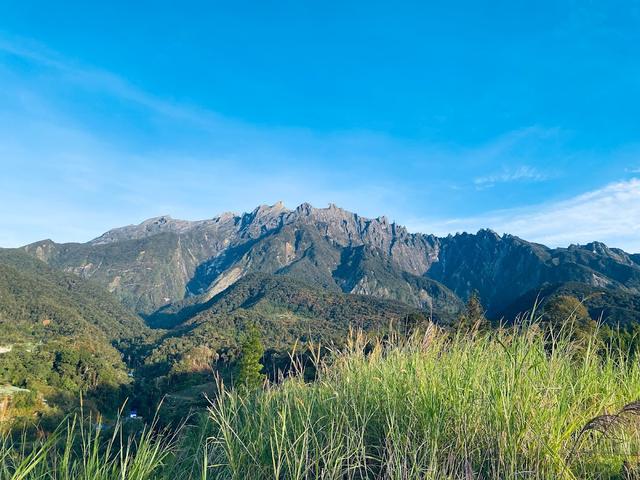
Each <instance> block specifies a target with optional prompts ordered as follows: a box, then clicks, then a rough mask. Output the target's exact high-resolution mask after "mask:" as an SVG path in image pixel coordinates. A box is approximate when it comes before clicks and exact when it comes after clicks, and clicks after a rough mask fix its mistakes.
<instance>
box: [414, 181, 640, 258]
mask: <svg viewBox="0 0 640 480" xmlns="http://www.w3.org/2000/svg"><path fill="white" fill-rule="evenodd" d="M487 227H488V228H492V229H493V230H496V231H497V232H499V233H510V234H514V235H518V236H520V237H522V238H525V239H527V240H531V241H535V242H540V243H544V244H546V245H550V246H566V245H568V244H571V243H588V242H590V241H594V240H599V241H604V242H606V243H607V244H609V245H611V246H614V247H620V248H624V249H626V250H628V251H631V252H640V179H637V178H633V179H631V180H628V181H621V182H615V183H611V184H609V185H606V186H605V187H603V188H600V189H597V190H593V191H591V192H587V193H584V194H582V195H578V196H576V197H574V198H570V199H568V200H564V201H559V202H555V203H546V204H540V205H535V206H531V207H527V208H519V209H507V210H499V211H494V212H490V213H487V214H483V215H479V216H475V217H469V218H456V219H451V220H446V221H434V222H429V221H418V222H413V224H412V225H411V228H412V230H414V231H426V232H433V233H437V234H440V235H446V234H448V233H455V232H462V231H468V232H475V231H477V230H479V229H480V228H487Z"/></svg>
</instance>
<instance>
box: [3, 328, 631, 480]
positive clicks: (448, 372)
mask: <svg viewBox="0 0 640 480" xmlns="http://www.w3.org/2000/svg"><path fill="white" fill-rule="evenodd" d="M366 346H367V345H366V340H365V338H364V337H363V336H361V335H354V336H353V337H352V338H351V339H350V340H349V342H348V346H347V348H346V349H345V350H344V351H343V352H341V353H340V354H336V355H331V356H329V357H328V358H327V360H326V361H324V362H320V365H319V366H318V379H317V381H315V382H313V383H305V382H304V381H303V380H302V379H301V378H300V377H295V376H294V377H291V378H288V379H286V380H285V381H283V382H282V383H281V384H279V385H275V386H267V387H266V388H265V389H264V390H260V391H256V392H254V393H248V394H247V393H246V392H239V391H225V390H224V388H222V387H221V388H222V393H221V395H220V396H219V397H218V398H217V399H215V400H214V401H213V402H212V404H211V407H210V409H209V412H208V415H203V416H201V417H200V418H199V422H198V423H197V424H195V425H193V426H191V427H184V428H182V429H181V430H180V437H179V438H177V437H176V436H175V435H169V434H168V433H166V432H158V430H157V429H154V428H146V429H145V430H143V431H142V432H141V433H139V434H138V435H136V436H134V437H127V436H126V435H124V433H123V430H122V428H121V425H120V426H119V425H116V428H115V429H114V432H113V433H111V434H110V436H109V437H108V438H102V434H101V432H100V431H96V430H95V429H91V428H89V429H87V428H86V427H85V426H84V425H85V424H84V423H83V422H79V421H74V420H73V419H70V420H69V421H68V422H67V423H66V424H65V425H63V426H62V427H61V428H60V430H59V431H58V432H56V433H55V434H54V435H53V436H52V437H50V438H49V439H46V440H41V441H39V442H38V443H36V444H35V445H31V448H30V449H28V450H27V449H23V448H22V447H21V446H20V444H21V442H19V441H18V442H12V441H10V440H8V439H5V440H4V443H1V444H0V479H2V480H5V479H11V480H18V479H20V480H23V479H24V480H27V479H29V480H33V479H44V480H59V479H60V480H70V479H74V480H77V479H81V480H85V479H86V480H88V479H99V480H103V479H104V480H111V479H113V480H115V479H122V480H124V479H131V480H138V479H171V480H181V479H201V480H202V479H270V478H276V479H368V478H372V479H373V478H385V479H464V480H469V479H487V480H489V479H545V480H547V479H623V478H638V477H633V476H632V475H633V474H632V473H630V472H631V471H632V470H633V468H634V465H635V463H636V462H637V459H638V457H637V454H638V452H639V451H640V448H639V447H640V434H639V432H638V430H637V429H636V428H633V427H634V425H635V424H634V422H632V421H630V422H626V423H625V422H622V421H618V422H613V421H610V418H611V419H614V418H617V417H613V416H612V417H598V416H600V415H603V414H606V413H613V412H618V411H619V410H620V409H621V408H622V407H623V406H624V405H625V404H627V403H629V402H630V401H631V400H635V399H636V398H638V397H639V396H640V368H639V367H638V366H637V365H636V363H635V362H630V361H629V360H628V359H627V358H626V357H625V355H622V354H618V353H615V352H609V353H608V354H604V355H603V354H602V352H597V351H596V348H595V344H594V343H591V344H581V345H579V346H578V345H576V344H575V343H571V342H570V341H568V340H566V339H564V337H562V336H561V338H559V339H555V345H553V346H550V345H549V339H548V338H545V337H544V336H543V335H541V334H540V333H538V332H537V331H536V330H535V329H530V330H523V331H521V332H514V331H506V330H501V331H497V332H493V333H491V334H489V335H474V336H470V337H466V336H456V337H451V336H450V335H446V334H443V333H442V332H440V331H439V330H438V329H437V328H436V327H433V326H432V327H429V328H428V329H427V331H426V332H423V333H422V334H420V335H416V336H414V337H413V338H411V339H409V340H408V341H404V340H403V341H398V342H392V341H385V342H378V343H377V344H375V345H374V346H373V348H372V349H371V348H365V347H366ZM369 347H370V345H369ZM364 352H366V353H364ZM625 412H629V414H630V415H631V417H630V418H632V419H634V418H635V417H634V415H636V408H635V407H634V408H628V409H626V410H625ZM638 412H639V414H640V410H638ZM594 417H598V419H597V420H596V421H593V422H591V423H589V421H590V420H592V419H594ZM620 418H622V417H620ZM585 425H589V427H588V428H583V427H585Z"/></svg>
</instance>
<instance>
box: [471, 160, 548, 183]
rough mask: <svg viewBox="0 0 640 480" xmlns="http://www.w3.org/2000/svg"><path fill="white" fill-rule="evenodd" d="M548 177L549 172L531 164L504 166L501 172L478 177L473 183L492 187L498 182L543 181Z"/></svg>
mask: <svg viewBox="0 0 640 480" xmlns="http://www.w3.org/2000/svg"><path fill="white" fill-rule="evenodd" d="M548 178H549V175H548V174H546V173H543V172H540V171H539V170H538V169H536V168H534V167H531V166H529V165H522V166H519V167H516V168H513V167H509V168H503V169H502V170H501V171H500V172H496V173H492V174H490V175H484V176H481V177H476V178H475V179H474V180H473V183H474V184H475V185H476V186H478V187H485V188H486V187H492V186H494V185H495V184H496V183H510V182H521V181H529V182H541V181H543V180H547V179H548Z"/></svg>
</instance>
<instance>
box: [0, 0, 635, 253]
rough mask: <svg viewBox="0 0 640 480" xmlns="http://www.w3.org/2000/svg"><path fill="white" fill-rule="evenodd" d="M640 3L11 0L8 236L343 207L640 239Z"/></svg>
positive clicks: (4, 48)
mask: <svg viewBox="0 0 640 480" xmlns="http://www.w3.org/2000/svg"><path fill="white" fill-rule="evenodd" d="M639 45H640V2H638V1H607V2H595V1H588V0H580V1H563V0H558V1H544V0H539V1H535V2H534V1H530V2H523V1H517V0H511V1H505V2H502V1H494V2H471V1H466V2H462V1H460V2H458V1H451V2H429V1H420V2H403V1H394V2H377V1H371V0H370V1H366V2H365V1H363V2H357V1H353V2H349V1H347V2H345V1H341V2H334V1H330V0H324V1H322V2H320V1H306V2H300V1H292V2H289V1H286V0H282V1H278V2H273V1H268V0H266V1H252V2H249V1H242V0H240V1H236V2H217V1H206V2H192V1H190V0H183V1H182V2H179V3H175V2H162V1H154V2H145V1H140V2H120V1H111V2H72V1H63V0H61V1H59V2H35V1H24V0H20V1H14V0H4V1H3V2H0V246H1V247H15V246H20V245H24V244H27V243H30V242H34V241H37V240H41V239H44V238H51V239H53V240H55V241H59V242H68V241H87V240H89V239H91V238H94V237H96V236H98V235H100V234H101V233H102V232H104V231H106V230H108V229H110V228H114V227H117V226H122V225H127V224H133V223H139V222H141V221H143V220H144V219H146V218H149V217H155V216H159V215H165V214H168V215H171V216H173V217H174V218H184V219H189V220H196V219H204V218H211V217H214V216H216V215H217V214H220V213H222V212H225V211H234V212H243V211H251V210H253V209H254V208H255V207H256V206H257V205H259V204H273V203H275V202H277V201H279V200H281V201H284V203H285V204H286V205H287V206H288V207H289V208H295V206H297V205H298V204H300V203H303V202H309V203H311V204H312V205H314V206H317V207H324V206H326V205H327V204H329V203H335V204H337V205H338V206H340V207H342V208H345V209H347V210H350V211H354V212H357V213H359V214H360V215H363V216H368V217H377V216H382V215H385V216H387V217H388V218H389V219H390V220H392V221H396V222H398V223H400V224H402V225H406V226H407V227H408V228H409V230H410V231H414V232H424V233H434V234H438V235H446V234H448V233H456V232H461V231H472V232H473V231H476V230H478V229H479V228H492V229H494V230H496V231H497V232H498V233H511V234H514V235H518V236H521V237H523V238H525V239H528V240H532V241H538V242H541V243H545V244H547V245H549V246H567V245H569V244H572V243H587V242H589V241H592V240H598V241H604V242H605V243H607V244H609V245H611V246H614V247H619V248H624V249H625V250H627V251H630V252H640V51H639V50H640V47H639Z"/></svg>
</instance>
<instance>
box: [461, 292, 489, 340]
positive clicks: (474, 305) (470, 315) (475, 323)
mask: <svg viewBox="0 0 640 480" xmlns="http://www.w3.org/2000/svg"><path fill="white" fill-rule="evenodd" d="M489 326H490V322H489V320H487V317H485V313H484V307H483V306H482V302H481V301H480V295H479V294H478V292H477V291H475V290H474V291H473V292H472V293H471V295H470V296H469V300H467V304H466V308H465V311H464V313H462V314H461V315H460V317H459V318H458V330H461V331H463V332H467V333H476V332H478V331H481V330H486V329H487V328H489Z"/></svg>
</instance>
